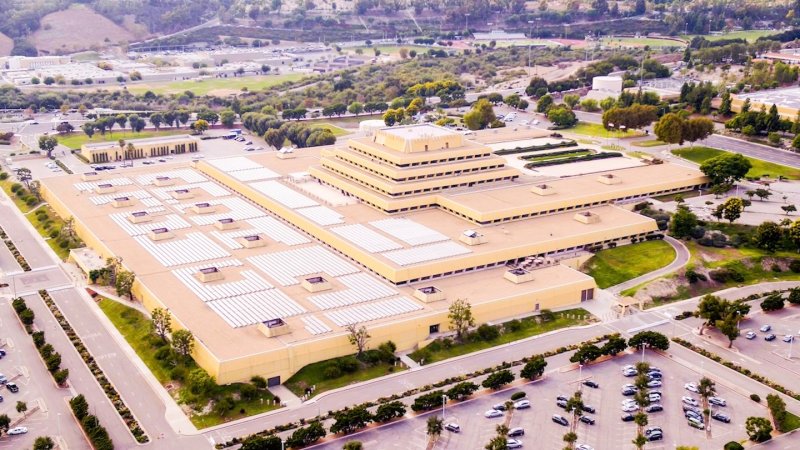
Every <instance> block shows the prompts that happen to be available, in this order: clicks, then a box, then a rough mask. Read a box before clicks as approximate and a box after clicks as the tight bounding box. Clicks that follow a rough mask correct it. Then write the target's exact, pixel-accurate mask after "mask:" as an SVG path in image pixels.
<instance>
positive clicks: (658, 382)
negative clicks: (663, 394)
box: [647, 380, 663, 387]
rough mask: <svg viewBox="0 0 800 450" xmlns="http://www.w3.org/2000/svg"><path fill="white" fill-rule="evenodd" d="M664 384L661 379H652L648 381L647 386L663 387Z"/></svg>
mask: <svg viewBox="0 0 800 450" xmlns="http://www.w3.org/2000/svg"><path fill="white" fill-rule="evenodd" d="M661 386H663V384H662V383H661V380H650V381H648V382H647V387H661Z"/></svg>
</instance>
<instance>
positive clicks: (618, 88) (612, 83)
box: [592, 76, 622, 95]
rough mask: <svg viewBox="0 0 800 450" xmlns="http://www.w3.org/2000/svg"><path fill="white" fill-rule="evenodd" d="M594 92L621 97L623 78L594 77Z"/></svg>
mask: <svg viewBox="0 0 800 450" xmlns="http://www.w3.org/2000/svg"><path fill="white" fill-rule="evenodd" d="M592 90H593V91H601V92H607V93H608V94H611V95H619V94H621V93H622V77H618V76H604V77H594V78H593V79H592Z"/></svg>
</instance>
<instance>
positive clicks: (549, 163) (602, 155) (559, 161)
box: [525, 152, 622, 169]
mask: <svg viewBox="0 0 800 450" xmlns="http://www.w3.org/2000/svg"><path fill="white" fill-rule="evenodd" d="M621 156H622V153H619V152H601V153H595V154H592V155H585V156H573V157H570V158H562V159H549V160H547V161H538V162H530V163H528V164H525V168H526V169H532V168H535V167H546V166H556V165H559V164H569V163H575V162H586V161H594V160H597V159H607V158H619V157H621Z"/></svg>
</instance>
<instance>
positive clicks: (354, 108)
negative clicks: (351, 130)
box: [347, 102, 364, 116]
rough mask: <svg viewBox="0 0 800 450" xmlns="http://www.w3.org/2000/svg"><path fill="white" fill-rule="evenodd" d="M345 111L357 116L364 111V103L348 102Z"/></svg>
mask: <svg viewBox="0 0 800 450" xmlns="http://www.w3.org/2000/svg"><path fill="white" fill-rule="evenodd" d="M347 112H349V113H350V114H355V115H356V116H357V115H359V114H361V113H362V112H364V105H363V104H361V103H359V102H353V103H350V106H348V107H347Z"/></svg>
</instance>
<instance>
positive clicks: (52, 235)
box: [48, 230, 58, 239]
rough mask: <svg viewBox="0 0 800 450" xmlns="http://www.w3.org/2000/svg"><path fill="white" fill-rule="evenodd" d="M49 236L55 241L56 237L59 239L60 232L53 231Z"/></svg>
mask: <svg viewBox="0 0 800 450" xmlns="http://www.w3.org/2000/svg"><path fill="white" fill-rule="evenodd" d="M48 236H50V239H55V238H56V237H58V230H53V231H51V232H50V233H48Z"/></svg>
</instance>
